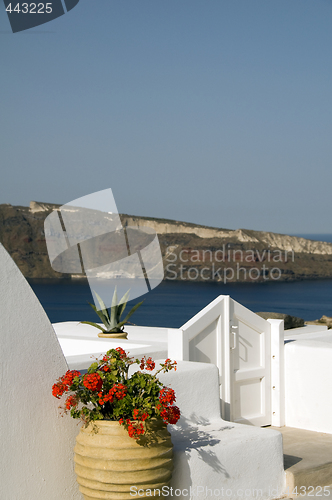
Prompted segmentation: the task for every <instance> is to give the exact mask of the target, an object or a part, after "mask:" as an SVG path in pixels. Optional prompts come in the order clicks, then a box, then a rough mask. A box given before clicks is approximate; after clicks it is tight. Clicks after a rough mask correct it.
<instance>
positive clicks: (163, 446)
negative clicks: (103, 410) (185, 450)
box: [74, 419, 173, 500]
mask: <svg viewBox="0 0 332 500" xmlns="http://www.w3.org/2000/svg"><path fill="white" fill-rule="evenodd" d="M145 424H146V426H147V432H146V435H144V436H143V437H141V439H140V440H139V441H136V439H133V438H131V437H129V435H128V432H127V430H126V428H125V427H124V426H122V425H120V424H119V422H115V421H111V420H97V421H96V422H94V423H91V424H89V426H88V427H86V428H84V427H82V428H81V430H80V433H79V435H78V436H77V438H76V446H75V450H74V451H75V458H74V460H75V464H76V465H75V472H76V474H77V482H78V483H79V489H80V491H81V493H83V496H84V498H85V500H97V499H98V500H101V499H102V500H132V499H133V498H134V496H135V495H137V492H138V490H141V491H140V494H139V498H144V497H146V496H147V497H151V496H153V495H155V496H158V494H159V493H158V491H160V496H162V487H163V486H169V484H170V480H171V476H172V469H173V458H172V457H173V445H172V442H171V436H170V433H169V432H168V430H167V427H166V425H165V424H164V423H163V422H162V421H161V420H157V419H155V420H151V421H148V422H145ZM94 426H96V427H95V428H94ZM142 490H143V491H144V493H143V492H142ZM147 490H149V491H147ZM150 491H152V494H151V493H150ZM135 492H136V493H135ZM145 493H147V495H145ZM137 498H138V497H137Z"/></svg>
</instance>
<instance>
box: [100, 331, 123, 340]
mask: <svg viewBox="0 0 332 500" xmlns="http://www.w3.org/2000/svg"><path fill="white" fill-rule="evenodd" d="M98 337H101V338H103V339H126V338H127V337H128V333H127V332H120V333H102V332H100V333H98Z"/></svg>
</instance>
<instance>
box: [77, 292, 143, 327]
mask: <svg viewBox="0 0 332 500" xmlns="http://www.w3.org/2000/svg"><path fill="white" fill-rule="evenodd" d="M129 292H130V290H128V292H126V293H125V294H124V296H123V297H122V299H121V300H120V303H118V295H117V292H116V288H115V290H114V294H113V298H112V305H111V307H110V308H109V309H110V313H109V311H108V309H107V307H106V306H105V303H104V301H103V300H102V298H101V297H100V296H99V295H98V294H97V292H94V293H95V295H96V297H97V300H98V302H99V305H100V307H101V309H100V310H98V309H97V308H96V306H95V305H94V304H90V302H89V304H90V306H91V307H92V309H93V310H94V311H95V312H96V313H97V314H98V316H99V318H100V319H101V321H102V322H103V325H104V327H105V328H103V327H101V326H100V325H98V324H97V323H93V322H91V321H81V323H85V324H87V325H91V326H94V327H95V328H98V329H99V330H101V331H102V333H121V332H123V328H124V327H123V325H124V324H125V323H127V321H128V319H129V318H130V316H131V315H132V314H133V313H134V312H135V311H136V309H138V308H139V306H141V305H142V304H143V300H142V302H139V303H138V304H135V305H134V307H133V308H132V309H131V310H130V311H129V313H128V314H127V316H126V317H125V318H124V319H123V320H122V321H121V316H122V314H123V313H124V310H125V308H126V305H127V302H128V299H129Z"/></svg>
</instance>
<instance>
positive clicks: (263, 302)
mask: <svg viewBox="0 0 332 500" xmlns="http://www.w3.org/2000/svg"><path fill="white" fill-rule="evenodd" d="M29 282H30V285H31V286H32V288H33V290H34V292H35V293H36V295H37V297H38V298H39V300H40V302H41V304H42V305H43V307H44V309H45V311H46V313H47V315H48V317H49V318H50V321H51V322H52V323H57V322H60V321H83V320H86V321H96V320H97V319H98V318H97V316H96V315H95V313H94V312H93V311H92V309H91V308H90V306H89V305H88V302H92V296H91V292H90V288H89V285H88V283H87V281H86V280H75V281H69V280H68V281H64V280H29ZM220 294H223V295H230V296H231V297H232V298H233V299H235V300H237V301H238V302H240V303H241V304H243V305H244V306H246V307H248V308H249V309H251V310H252V311H255V312H258V311H273V312H282V313H287V314H291V315H294V316H299V317H301V318H303V319H305V320H312V319H318V318H320V317H321V316H322V315H323V314H326V315H327V316H332V280H319V281H298V282H288V283H282V282H276V281H275V282H265V283H230V284H226V285H224V284H220V283H195V282H187V281H184V282H174V281H165V282H163V283H161V284H160V285H159V286H158V287H157V288H155V289H154V290H153V291H152V292H150V293H149V294H146V295H145V296H144V297H143V298H145V302H144V304H143V305H142V306H141V307H140V308H139V309H138V310H137V311H136V312H135V314H134V315H133V316H132V318H131V320H132V321H133V322H134V323H135V324H137V325H145V326H168V327H175V328H177V327H180V326H181V325H183V324H184V323H185V322H186V321H187V320H188V319H190V318H191V317H192V316H194V315H195V314H196V313H197V312H198V311H200V310H201V309H202V308H203V307H205V306H206V305H207V304H209V302H211V301H212V300H213V299H215V298H216V297H217V296H218V295H220ZM139 300H141V299H139ZM137 301H138V299H137V300H136V301H133V302H132V303H129V304H128V306H127V307H129V306H130V304H134V303H135V302H137Z"/></svg>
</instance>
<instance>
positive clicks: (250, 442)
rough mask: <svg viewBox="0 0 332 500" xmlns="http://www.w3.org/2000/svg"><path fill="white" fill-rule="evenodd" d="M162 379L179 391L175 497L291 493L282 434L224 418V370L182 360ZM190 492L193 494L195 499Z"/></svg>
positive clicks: (261, 497)
mask: <svg viewBox="0 0 332 500" xmlns="http://www.w3.org/2000/svg"><path fill="white" fill-rule="evenodd" d="M160 379H161V380H162V382H163V383H164V384H165V385H168V386H170V387H172V388H173V389H174V390H175V391H176V398H177V399H176V404H177V405H178V406H179V407H180V409H181V418H180V420H179V422H178V424H177V425H176V426H172V425H170V426H169V431H170V432H171V434H172V441H173V443H174V473H173V477H172V482H171V485H172V487H173V490H174V491H175V490H177V493H176V494H173V498H179V499H180V500H188V498H190V497H191V498H197V500H210V499H211V498H215V499H216V500H221V499H223V498H231V499H232V500H243V499H250V498H252V499H253V500H268V499H272V498H280V497H282V496H283V494H284V492H285V487H286V485H285V473H284V468H283V449H282V436H281V434H280V432H278V431H275V430H272V429H264V428H259V427H254V426H249V425H241V424H236V423H233V422H226V421H224V420H222V419H221V417H220V402H219V380H218V369H217V367H216V366H215V365H213V364H207V363H194V362H189V361H179V362H178V369H177V371H176V372H174V371H171V372H169V373H166V374H162V375H161V376H160ZM190 492H191V493H192V496H190Z"/></svg>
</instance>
